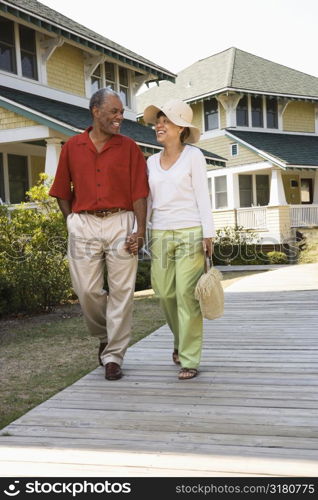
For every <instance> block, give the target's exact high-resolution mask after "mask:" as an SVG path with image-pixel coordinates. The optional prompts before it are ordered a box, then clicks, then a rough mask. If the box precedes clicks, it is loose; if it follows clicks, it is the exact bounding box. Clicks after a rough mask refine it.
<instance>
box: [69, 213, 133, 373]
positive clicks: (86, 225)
mask: <svg viewBox="0 0 318 500" xmlns="http://www.w3.org/2000/svg"><path fill="white" fill-rule="evenodd" d="M133 222H134V214H133V212H120V213H116V214H113V215H111V216H108V217H103V218H101V217H96V216H95V215H90V214H78V213H71V214H70V215H69V216H68V217H67V228H68V233H69V238H68V260H69V268H70V274H71V279H72V284H73V288H74V291H75V293H76V295H77V296H78V298H79V302H80V304H81V307H82V311H83V314H84V318H85V321H86V324H87V327H88V329H89V331H90V333H91V335H94V336H96V337H98V338H99V340H100V342H107V347H106V349H105V350H104V351H103V353H102V356H101V358H102V362H103V364H104V365H105V364H106V363H109V362H110V361H112V362H115V363H118V364H119V365H121V364H122V361H123V357H124V354H125V352H126V349H127V347H128V344H129V341H130V337H131V321H132V308H133V295H134V289H135V280H136V272H137V265H138V258H137V256H131V255H130V254H129V253H128V252H127V251H126V250H125V248H124V245H125V239H126V237H127V235H128V234H130V233H131V231H132V227H133ZM105 266H106V269H107V283H108V289H109V294H107V292H106V290H104V281H105Z"/></svg>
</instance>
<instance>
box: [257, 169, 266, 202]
mask: <svg viewBox="0 0 318 500" xmlns="http://www.w3.org/2000/svg"><path fill="white" fill-rule="evenodd" d="M268 202H269V176H268V175H256V203H257V205H261V206H264V205H268Z"/></svg>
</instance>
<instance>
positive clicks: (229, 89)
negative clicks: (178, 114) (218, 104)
mask: <svg viewBox="0 0 318 500" xmlns="http://www.w3.org/2000/svg"><path fill="white" fill-rule="evenodd" d="M224 92H242V93H243V94H248V95H252V94H255V95H268V96H274V97H287V98H291V99H292V98H294V99H305V100H308V99H310V100H313V101H318V96H310V95H306V96H303V95H298V94H282V93H278V92H267V91H265V90H263V91H258V90H248V89H242V88H239V87H238V88H236V87H221V88H220V89H217V90H213V91H211V92H207V93H205V94H199V95H197V96H195V97H191V98H190V99H183V100H184V101H185V102H187V103H191V102H193V101H199V100H202V99H204V98H206V97H210V96H215V95H218V94H221V93H224ZM181 99H182V97H181Z"/></svg>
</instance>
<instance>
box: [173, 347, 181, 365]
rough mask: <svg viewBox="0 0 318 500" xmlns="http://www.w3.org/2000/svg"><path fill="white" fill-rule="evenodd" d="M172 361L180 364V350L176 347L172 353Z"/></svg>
mask: <svg viewBox="0 0 318 500" xmlns="http://www.w3.org/2000/svg"><path fill="white" fill-rule="evenodd" d="M172 361H173V362H174V363H175V364H176V365H180V359H179V352H178V349H174V351H173V353H172Z"/></svg>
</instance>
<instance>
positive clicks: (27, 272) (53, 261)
mask: <svg viewBox="0 0 318 500" xmlns="http://www.w3.org/2000/svg"><path fill="white" fill-rule="evenodd" d="M48 190H49V183H48V182H47V177H46V176H45V175H43V174H42V175H41V178H40V181H39V183H38V184H37V185H36V186H34V187H33V188H32V189H31V190H30V191H29V192H28V193H27V194H28V196H29V198H30V201H31V202H34V201H36V207H35V208H29V206H28V204H23V203H21V204H20V205H19V206H18V207H16V208H15V209H14V210H9V208H8V207H6V206H1V207H0V228H1V229H0V269H1V274H0V314H6V313H9V312H39V311H47V310H50V309H52V308H53V307H54V306H55V305H57V304H59V303H60V302H61V301H63V300H67V299H68V298H69V297H70V296H71V293H72V292H71V283H70V277H69V271H68V264H67V259H66V244H67V243H66V241H67V238H66V227H65V222H64V218H63V216H62V214H61V213H60V211H59V209H58V207H57V203H56V201H55V200H53V199H51V198H50V197H49V195H48Z"/></svg>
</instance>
